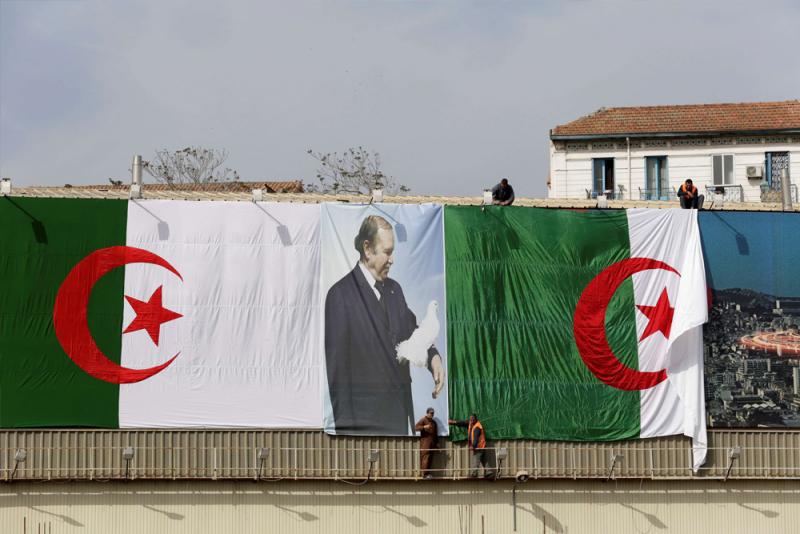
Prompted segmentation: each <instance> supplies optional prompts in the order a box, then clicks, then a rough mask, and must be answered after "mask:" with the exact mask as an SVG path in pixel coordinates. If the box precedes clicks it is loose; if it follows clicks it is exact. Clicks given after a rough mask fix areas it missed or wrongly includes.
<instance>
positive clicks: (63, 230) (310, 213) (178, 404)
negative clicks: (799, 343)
mask: <svg viewBox="0 0 800 534" xmlns="http://www.w3.org/2000/svg"><path fill="white" fill-rule="evenodd" d="M0 228H2V232H0V250H2V251H3V263H2V264H1V265H0V272H2V274H3V284H4V287H3V291H1V292H0V364H2V366H3V372H2V378H1V379H0V380H1V381H0V426H2V427H32V426H98V427H118V426H119V427H237V426H258V427H295V428H297V427H312V428H313V427H316V428H319V427H320V426H321V424H322V402H321V382H320V379H321V376H322V374H321V373H322V367H321V362H322V360H321V357H320V353H321V345H320V339H321V315H320V295H319V276H318V273H319V250H320V246H319V206H317V205H308V206H306V205H292V204H270V203H257V204H256V203H246V202H187V201H159V200H152V201H136V202H134V201H130V202H126V201H113V200H76V199H22V198H4V199H3V200H2V201H1V202H0Z"/></svg>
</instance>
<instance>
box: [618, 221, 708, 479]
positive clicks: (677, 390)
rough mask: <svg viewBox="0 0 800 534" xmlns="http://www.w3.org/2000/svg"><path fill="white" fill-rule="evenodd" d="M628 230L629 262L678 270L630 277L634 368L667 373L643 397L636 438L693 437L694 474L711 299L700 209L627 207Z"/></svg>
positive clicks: (702, 431)
mask: <svg viewBox="0 0 800 534" xmlns="http://www.w3.org/2000/svg"><path fill="white" fill-rule="evenodd" d="M628 231H629V235H630V245H631V257H632V258H651V259H654V260H658V261H661V262H664V263H666V264H667V265H669V266H670V267H672V268H673V269H674V270H675V271H677V273H676V272H670V271H669V270H665V269H651V270H647V271H643V272H640V273H637V274H634V275H633V290H634V299H635V302H636V305H637V310H636V312H635V313H636V332H637V337H638V339H639V340H640V341H639V370H640V371H659V370H661V369H666V370H667V379H666V380H665V381H663V382H661V383H660V384H658V385H656V386H655V387H652V388H650V389H646V390H642V392H641V431H640V437H642V438H648V437H655V436H669V435H674V434H684V435H686V436H690V437H691V438H692V441H693V452H694V455H693V456H694V457H693V467H694V469H695V470H697V469H698V468H699V467H700V466H701V465H702V464H703V462H704V461H705V457H706V451H707V447H708V440H707V436H706V419H705V394H704V389H703V388H704V385H703V343H702V342H703V332H702V328H703V327H702V325H703V323H705V322H706V321H707V320H708V304H707V303H708V300H707V298H708V297H707V289H706V278H705V267H704V264H703V253H702V249H701V246H700V231H699V228H698V225H697V211H696V210H682V209H667V210H654V209H632V210H628ZM666 319H671V320H666ZM657 327H662V328H664V329H666V330H667V331H668V333H669V335H668V336H667V335H665V332H664V331H663V330H659V331H655V329H656V328H657Z"/></svg>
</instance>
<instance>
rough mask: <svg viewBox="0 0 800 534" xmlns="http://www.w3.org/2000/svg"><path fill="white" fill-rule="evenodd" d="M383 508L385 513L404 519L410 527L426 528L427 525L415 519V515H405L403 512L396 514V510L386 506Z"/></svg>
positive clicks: (417, 518)
mask: <svg viewBox="0 0 800 534" xmlns="http://www.w3.org/2000/svg"><path fill="white" fill-rule="evenodd" d="M383 508H384V509H385V510H386V511H387V512H392V513H393V514H397V515H399V516H400V517H402V518H403V519H405V520H406V521H408V522H409V523H411V526H414V527H426V526H428V523H426V522H425V521H423V520H422V519H420V518H419V517H417V516H415V515H406V514H404V513H403V512H398V511H397V510H393V509H391V508H389V507H388V506H386V505H384V507H383Z"/></svg>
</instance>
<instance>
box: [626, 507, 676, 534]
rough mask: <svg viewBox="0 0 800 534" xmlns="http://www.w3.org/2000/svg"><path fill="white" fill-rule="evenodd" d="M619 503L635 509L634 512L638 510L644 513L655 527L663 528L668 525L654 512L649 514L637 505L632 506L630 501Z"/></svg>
mask: <svg viewBox="0 0 800 534" xmlns="http://www.w3.org/2000/svg"><path fill="white" fill-rule="evenodd" d="M619 505H620V506H622V507H623V508H628V509H630V510H633V511H634V512H638V513H640V514H642V515H643V516H644V517H645V519H647V520H648V521H649V522H650V524H651V525H653V526H654V527H655V528H661V529H665V528H667V525H665V524H664V522H663V521H661V520H660V519H659V518H658V517H657V516H655V515H654V514H649V513H647V512H645V511H643V510H640V509H638V508H636V507H635V506H631V505H630V504H628V503H624V502H621V503H619Z"/></svg>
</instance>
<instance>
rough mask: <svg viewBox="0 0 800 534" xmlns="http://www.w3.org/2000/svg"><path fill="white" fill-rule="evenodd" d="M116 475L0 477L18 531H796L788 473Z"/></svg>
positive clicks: (0, 499) (2, 509) (797, 516)
mask: <svg viewBox="0 0 800 534" xmlns="http://www.w3.org/2000/svg"><path fill="white" fill-rule="evenodd" d="M513 501H514V485H513V483H511V482H509V481H503V482H405V483H404V482H385V483H370V484H367V485H365V486H360V487H355V486H348V485H345V484H343V483H341V482H339V483H336V482H308V483H302V482H281V483H269V482H261V483H254V482H238V483H235V482H146V483H145V482H129V483H122V482H114V483H106V484H103V483H98V482H95V483H90V482H82V483H73V484H55V483H48V484H32V483H14V484H5V485H3V486H2V487H0V526H1V527H2V529H1V530H2V532H3V533H4V534H15V533H26V534H28V533H45V534H47V533H51V532H52V533H59V534H60V533H70V532H75V533H87V532H88V533H92V532H98V533H104V534H117V533H128V532H136V533H141V532H159V533H161V532H168V533H176V534H177V533H187V534H189V533H191V534H197V533H205V532H214V533H220V532H225V533H266V532H276V533H284V532H293V533H294V532H296V533H305V532H308V533H320V532H324V533H330V534H334V533H336V532H347V533H348V534H350V533H352V534H360V533H364V534H368V533H369V534H371V533H375V532H381V533H409V532H414V533H420V534H421V533H425V532H435V533H437V534H442V533H450V532H458V533H470V534H488V533H502V532H509V533H510V532H514V521H515V515H516V527H517V528H516V532H526V533H531V532H534V533H540V532H541V533H583V532H588V533H602V532H614V533H628V532H630V533H642V532H666V531H668V532H692V533H704V532H725V533H728V534H734V533H748V534H750V533H754V532H770V533H781V532H786V533H788V532H796V529H797V525H799V524H800V486H798V484H797V483H794V482H786V481H758V482H756V481H750V482H728V483H721V482H712V481H706V482H702V483H684V482H666V481H659V482H655V481H644V482H639V481H627V482H622V481H611V482H601V481H541V480H540V481H532V482H528V483H526V484H521V485H518V486H517V490H516V514H515V507H514V506H513V505H512V503H513Z"/></svg>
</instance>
